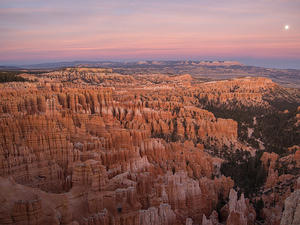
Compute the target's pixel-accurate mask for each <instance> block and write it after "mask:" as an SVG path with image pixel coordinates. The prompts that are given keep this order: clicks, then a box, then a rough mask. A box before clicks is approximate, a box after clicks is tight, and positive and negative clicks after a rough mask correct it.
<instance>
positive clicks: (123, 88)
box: [0, 68, 299, 225]
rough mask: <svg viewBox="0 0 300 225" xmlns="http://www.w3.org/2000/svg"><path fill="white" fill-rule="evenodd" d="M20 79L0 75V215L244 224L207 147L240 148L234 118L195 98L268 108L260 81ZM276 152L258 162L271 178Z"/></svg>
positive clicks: (242, 207)
mask: <svg viewBox="0 0 300 225" xmlns="http://www.w3.org/2000/svg"><path fill="white" fill-rule="evenodd" d="M30 76H31V79H32V80H34V81H35V80H37V81H35V82H30V83H27V82H26V83H6V84H0V99H1V101H0V202H1V204H0V224H11V225H21V224H36V225H38V224H51V225H58V224H65V225H77V224H80V225H81V224H84V225H96V224H104V225H108V224H110V225H129V224H130V225H131V224H132V225H138V224H143V225H152V224H160V225H171V224H172V225H173V224H175V225H177V224H178V225H181V224H186V225H192V224H201V223H202V224H213V225H218V224H219V221H218V217H219V216H220V217H222V218H223V217H224V218H225V219H224V220H222V221H221V222H225V221H227V222H226V223H227V224H253V222H254V220H255V212H254V210H253V208H252V206H251V204H250V203H249V201H248V200H247V199H245V198H244V195H242V196H241V197H240V199H238V198H237V193H236V192H235V191H234V190H233V189H232V188H233V186H234V182H233V180H232V179H231V178H230V177H225V176H222V174H221V172H220V167H221V164H222V162H223V159H221V158H217V157H216V154H212V153H211V152H210V150H212V151H215V152H218V151H221V150H223V149H228V151H231V150H236V149H242V150H245V151H247V150H249V149H250V147H248V146H247V145H246V144H245V143H243V142H241V141H239V137H238V128H239V124H238V123H237V122H236V121H234V120H233V119H229V118H219V117H217V116H216V115H214V113H212V112H210V111H208V110H206V109H204V106H206V107H207V108H209V107H208V106H216V105H217V106H221V105H223V104H225V105H226V107H227V108H230V107H232V105H233V103H234V104H237V105H239V106H253V105H257V106H260V107H266V108H268V107H270V106H269V105H268V103H267V102H266V101H265V99H264V98H263V96H264V94H265V93H268V92H270V91H271V90H273V89H274V88H276V85H275V84H274V83H273V82H271V81H270V80H268V79H265V78H242V79H233V80H226V81H219V82H215V83H214V82H206V83H200V82H199V81H196V80H194V79H193V78H192V77H191V76H190V75H182V76H166V75H162V74H155V75H154V74H142V75H122V74H117V73H115V72H114V70H111V69H102V68H97V69H96V68H77V69H75V68H66V69H63V70H58V71H52V72H47V73H42V74H40V75H39V76H35V75H30ZM293 151H294V150H293ZM298 152H299V151H297V152H295V154H294V153H293V156H288V157H286V158H284V159H283V161H284V162H292V161H294V159H296V160H297V159H298V155H299V154H298ZM209 153H210V154H209ZM229 153H230V152H228V155H229ZM277 159H278V158H277V156H276V155H274V154H267V153H265V154H264V155H263V157H262V159H261V160H262V161H263V164H264V166H265V168H270V174H269V175H270V176H269V178H268V179H269V180H268V181H267V184H266V185H267V186H270V187H271V186H272V185H273V184H274V183H276V182H275V181H274V179H273V178H276V179H277V178H278V179H282V181H285V180H288V179H290V178H289V177H282V178H280V176H279V175H278V174H277V175H278V176H277V175H276V171H275V163H276V161H278V160H277ZM296 165H297V164H296ZM272 169H273V170H272ZM273 172H274V173H273ZM272 174H275V175H274V176H272ZM228 196H229V203H227V204H225V203H226V202H227V201H228ZM266 202H267V201H266ZM221 203H222V204H225V207H223V208H222V210H220V213H221V215H218V213H217V212H216V211H215V210H216V209H217V207H219V206H220V204H221ZM223 214H224V215H225V216H224V215H223Z"/></svg>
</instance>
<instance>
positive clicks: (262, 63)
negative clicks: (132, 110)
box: [0, 58, 300, 70]
mask: <svg viewBox="0 0 300 225" xmlns="http://www.w3.org/2000/svg"><path fill="white" fill-rule="evenodd" d="M140 61H160V62H167V61H173V62H176V61H202V62H204V61H232V62H238V63H241V64H243V65H245V66H254V67H264V68H273V69H296V70H299V69H300V60H287V61H284V60H282V59H277V60H276V61H275V60H272V59H267V60H261V59H221V58H218V59H212V58H208V59H204V58H203V59H188V58H182V59H174V58H169V59H168V58H167V59H152V58H149V59H147V58H140V59H74V60H72V59H70V60H53V61H51V60H42V61H32V62H16V63H14V62H0V66H2V67H6V66H7V67H20V68H22V67H26V66H37V65H42V64H59V63H77V62H79V63H84V62H87V63H100V62H119V63H126V62H131V63H134V62H140Z"/></svg>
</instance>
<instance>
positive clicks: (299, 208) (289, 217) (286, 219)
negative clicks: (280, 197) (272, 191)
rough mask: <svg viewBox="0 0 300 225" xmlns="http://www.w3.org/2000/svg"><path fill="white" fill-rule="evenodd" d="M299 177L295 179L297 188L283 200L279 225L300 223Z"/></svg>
mask: <svg viewBox="0 0 300 225" xmlns="http://www.w3.org/2000/svg"><path fill="white" fill-rule="evenodd" d="M299 187H300V178H298V180H297V188H298V189H296V190H295V191H294V192H293V193H292V194H291V195H290V196H289V197H288V198H287V199H286V200H285V202H284V211H283V213H282V217H281V222H280V225H288V224H290V225H296V224H300V189H299Z"/></svg>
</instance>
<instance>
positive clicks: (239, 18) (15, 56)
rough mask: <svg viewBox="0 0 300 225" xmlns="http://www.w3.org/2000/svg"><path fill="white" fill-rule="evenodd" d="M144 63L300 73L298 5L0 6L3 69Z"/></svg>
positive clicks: (132, 1) (279, 1)
mask: <svg viewBox="0 0 300 225" xmlns="http://www.w3.org/2000/svg"><path fill="white" fill-rule="evenodd" d="M286 24H288V25H289V26H290V29H289V30H285V29H284V26H285V25H286ZM145 59H149V60H151V59H170V60H177V59H180V60H181V59H191V60H205V59H210V60H211V59H217V60H239V61H242V62H245V63H248V64H255V65H263V66H274V67H285V68H286V67H289V68H300V0H252V1H250V0H198V1H197V0H181V1H179V0H107V1H102V0H84V1H83V0H69V1H67V0H49V1H45V0H0V64H28V63H40V62H55V61H72V60H145Z"/></svg>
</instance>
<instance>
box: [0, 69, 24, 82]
mask: <svg viewBox="0 0 300 225" xmlns="http://www.w3.org/2000/svg"><path fill="white" fill-rule="evenodd" d="M21 73H23V72H21V71H0V83H6V82H25V81H29V80H27V79H25V78H23V77H20V76H19V75H20V74H21Z"/></svg>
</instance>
